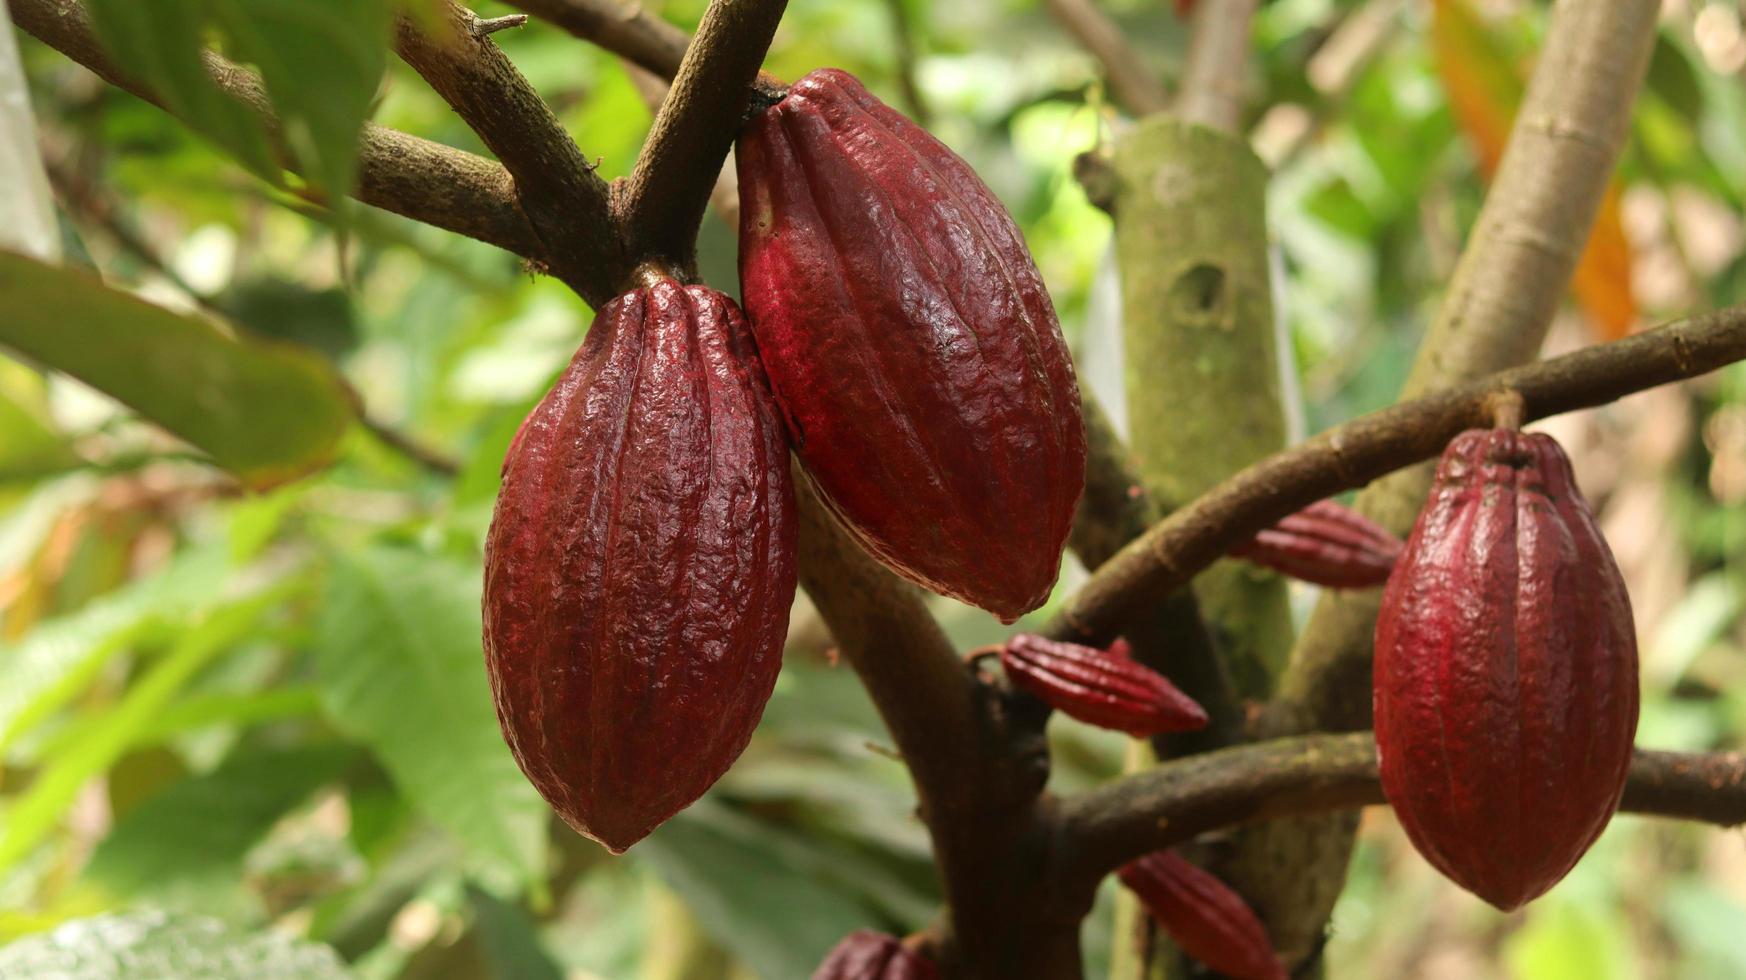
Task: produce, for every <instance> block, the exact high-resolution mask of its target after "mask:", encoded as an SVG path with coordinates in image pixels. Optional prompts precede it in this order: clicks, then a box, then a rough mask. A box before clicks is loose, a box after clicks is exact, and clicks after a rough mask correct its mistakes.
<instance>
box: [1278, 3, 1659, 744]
mask: <svg viewBox="0 0 1746 980" xmlns="http://www.w3.org/2000/svg"><path fill="white" fill-rule="evenodd" d="M1660 7H1661V5H1660V3H1659V2H1658V0H1616V2H1613V3H1559V4H1555V5H1554V6H1553V8H1552V9H1553V13H1552V19H1551V23H1550V24H1549V25H1548V27H1547V31H1546V46H1545V49H1544V50H1543V51H1542V52H1541V54H1540V60H1539V64H1538V65H1537V66H1536V67H1535V69H1534V74H1533V77H1532V79H1531V80H1530V82H1529V84H1528V89H1527V92H1526V95H1525V97H1524V99H1523V102H1522V106H1521V110H1520V111H1519V112H1518V114H1517V116H1516V121H1515V126H1514V128H1513V129H1512V131H1511V133H1510V140H1509V144H1508V146H1507V147H1506V149H1505V151H1504V156H1503V160H1502V162H1501V163H1500V165H1499V168H1498V172H1497V175H1496V177H1495V179H1494V180H1493V181H1492V186H1491V191H1490V193H1489V194H1487V195H1486V200H1485V206H1484V208H1483V209H1482V210H1481V212H1480V215H1479V220H1478V222H1477V223H1476V224H1475V226H1474V229H1473V232H1472V235H1471V236H1470V238H1469V241H1468V244H1467V247H1466V249H1465V250H1464V251H1463V253H1462V256H1461V260H1460V262H1459V263H1458V264H1457V266H1456V269H1455V275H1454V278H1453V280H1452V281H1451V282H1450V284H1449V291H1448V293H1447V298H1446V299H1445V300H1444V302H1443V305H1442V307H1441V308H1440V309H1439V310H1438V313H1437V319H1436V321H1435V322H1434V323H1433V324H1432V325H1431V328H1430V330H1429V332H1428V333H1427V334H1426V336H1425V340H1424V342H1423V343H1422V344H1421V345H1420V348H1419V354H1418V357H1417V359H1416V360H1415V362H1414V364H1413V369H1412V371H1411V373H1410V374H1409V375H1408V377H1407V381H1406V385H1405V386H1404V387H1403V389H1402V391H1401V397H1402V398H1403V399H1406V398H1415V397H1418V396H1420V395H1424V394H1427V393H1429V392H1431V391H1434V390H1437V389H1439V388H1443V387H1446V386H1449V385H1456V384H1460V383H1462V382H1465V381H1469V380H1471V379H1473V378H1477V377H1479V376H1481V375H1484V374H1487V373H1489V372H1492V371H1499V370H1502V369H1504V368H1507V367H1511V366H1513V365H1516V364H1521V363H1524V362H1526V361H1529V360H1531V359H1532V358H1533V357H1534V356H1535V354H1536V353H1537V352H1538V351H1539V349H1540V346H1541V343H1542V342H1543V341H1544V339H1545V336H1546V331H1547V329H1548V328H1549V327H1550V325H1551V322H1552V317H1553V314H1554V313H1555V312H1556V310H1557V308H1558V304H1559V303H1560V302H1561V301H1562V299H1563V297H1564V296H1565V294H1566V292H1567V290H1568V287H1569V283H1570V277H1571V274H1572V272H1573V270H1574V269H1575V268H1576V263H1577V260H1578V257H1579V256H1580V255H1581V253H1582V250H1583V246H1584V243H1585V242H1586V241H1587V239H1588V237H1589V233H1590V229H1591V227H1592V226H1593V223H1594V215H1595V212H1596V209H1597V208H1598V207H1599V205H1600V201H1601V197H1602V195H1603V193H1604V192H1605V189H1606V185H1607V181H1608V180H1609V178H1610V177H1611V175H1612V171H1613V166H1614V164H1615V162H1616V161H1617V159H1618V155H1619V151H1620V149H1621V147H1622V146H1623V144H1624V140H1625V135H1626V133H1627V132H1628V131H1629V128H1630V118H1631V105H1632V103H1633V101H1634V100H1635V98H1636V94H1637V90H1638V89H1639V88H1640V87H1641V86H1642V83H1643V78H1644V75H1645V74H1646V73H1647V71H1648V64H1649V56H1650V52H1651V50H1652V48H1653V46H1654V43H1655V36H1656V31H1655V20H1656V17H1657V15H1658V12H1659V10H1660ZM1430 481H1431V468H1430V466H1429V465H1425V466H1418V467H1414V468H1412V469H1411V470H1407V471H1403V472H1401V473H1398V474H1394V475H1392V476H1390V477H1389V478H1388V479H1385V480H1380V481H1378V482H1377V483H1376V485H1374V486H1372V487H1370V488H1368V489H1366V490H1365V491H1364V493H1363V494H1361V495H1360V496H1359V498H1358V503H1357V509H1358V510H1359V511H1360V512H1361V513H1363V514H1364V515H1365V516H1367V517H1370V518H1372V519H1373V520H1375V521H1377V522H1378V523H1380V524H1381V525H1383V526H1384V527H1386V528H1388V529H1389V530H1390V531H1392V532H1394V533H1395V534H1399V535H1403V536H1404V535H1405V533H1406V531H1407V529H1408V528H1410V527H1411V526H1412V522H1413V519H1414V517H1415V516H1416V515H1417V513H1418V510H1419V507H1420V506H1421V505H1422V504H1423V502H1424V499H1425V494H1426V492H1427V491H1428V489H1429V487H1430ZM1379 601H1380V600H1379V597H1378V595H1377V594H1376V593H1347V594H1330V595H1324V596H1323V597H1322V599H1321V600H1320V601H1319V602H1318V603H1317V605H1316V609H1315V612H1314V613H1313V614H1312V615H1311V617H1310V621H1309V623H1308V625H1307V626H1306V628H1305V630H1304V632H1303V634H1302V636H1300V637H1299V639H1298V643H1297V647H1296V650H1295V651H1294V652H1293V656H1292V667H1291V670H1290V671H1289V672H1288V673H1287V674H1286V676H1285V678H1284V679H1283V682H1282V684H1281V694H1282V696H1283V697H1284V698H1285V699H1286V700H1287V701H1289V702H1290V703H1291V705H1292V706H1293V707H1292V710H1299V709H1298V707H1296V706H1301V710H1302V711H1303V713H1305V714H1306V715H1307V717H1308V719H1309V723H1310V724H1311V725H1313V726H1314V727H1317V728H1324V729H1327V728H1332V729H1337V730H1341V729H1359V728H1366V727H1369V724H1370V710H1371V705H1370V695H1369V693H1368V690H1367V687H1368V678H1369V676H1370V665H1369V661H1370V653H1371V645H1370V637H1371V627H1372V624H1374V623H1375V621H1376V613H1377V609H1378V603H1379Z"/></svg>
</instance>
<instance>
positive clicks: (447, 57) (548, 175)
mask: <svg viewBox="0 0 1746 980" xmlns="http://www.w3.org/2000/svg"><path fill="white" fill-rule="evenodd" d="M441 16H442V17H443V18H444V19H445V21H446V26H447V27H448V30H445V31H441V32H438V33H431V32H427V31H425V30H424V29H422V28H421V27H420V26H419V25H418V24H417V23H416V22H415V21H414V20H413V19H412V18H410V17H404V16H403V17H402V18H401V19H400V22H399V24H398V27H397V30H396V43H395V50H396V51H397V52H398V53H399V54H400V57H401V59H402V60H404V61H405V62H406V63H407V64H409V65H411V66H412V68H413V70H415V71H417V72H418V73H419V75H420V76H422V77H423V78H424V80H425V81H426V82H428V83H429V84H430V87H431V88H433V89H435V90H436V92H437V94H438V95H440V96H442V97H443V101H445V102H447V103H448V104H449V105H450V106H451V107H453V108H454V110H455V112H456V113H458V114H459V115H460V117H461V118H462V119H463V120H465V121H466V123H467V125H468V126H469V127H471V128H472V130H473V131H474V132H475V133H478V134H479V138H480V139H482V140H484V141H485V145H486V146H489V147H490V148H491V152H492V153H494V154H496V155H497V158H498V159H499V160H501V161H503V165H504V167H505V168H507V169H508V170H509V172H510V174H512V175H513V176H514V177H515V190H516V195H517V197H518V198H519V199H520V201H521V205H522V210H523V212H525V213H526V214H527V216H528V219H529V220H530V221H531V222H532V224H533V226H534V229H535V232H536V234H537V236H538V238H539V240H540V242H541V244H542V245H543V246H544V247H543V248H542V250H541V255H542V256H543V257H544V258H545V261H546V264H547V265H548V267H549V268H550V270H551V272H552V273H553V274H554V275H556V276H557V277H558V278H560V279H562V280H564V282H565V283H566V284H568V285H569V286H570V287H571V288H572V289H574V290H576V292H577V293H579V294H581V296H582V298H584V299H586V300H587V301H588V302H589V303H591V304H593V305H594V306H599V305H600V304H602V303H604V302H606V301H607V300H609V299H611V298H612V297H613V296H615V295H617V294H618V293H619V292H621V291H622V287H623V285H624V283H625V282H626V280H627V279H628V275H629V272H630V269H629V267H628V266H629V263H628V262H627V260H626V257H625V253H624V251H623V249H622V248H620V246H619V236H618V234H617V228H616V225H615V224H614V221H613V217H612V208H611V197H612V195H611V192H610V189H609V188H608V186H607V184H606V181H604V180H601V179H600V177H599V176H597V175H596V174H595V173H594V165H593V164H590V163H589V162H588V160H587V159H586V158H585V157H583V155H582V151H581V150H580V149H578V148H577V146H576V144H575V142H574V141H573V140H571V139H570V135H569V134H568V133H567V132H565V131H564V127H563V125H562V124H561V123H559V122H558V117H557V116H555V115H553V113H552V110H551V108H550V107H549V106H547V105H546V103H545V102H544V100H542V99H541V98H540V96H539V93H538V92H536V91H534V88H533V86H532V85H529V84H528V82H527V79H525V78H523V77H522V76H521V73H520V72H519V71H517V70H516V68H515V65H513V64H511V63H510V61H509V58H508V57H506V56H505V55H504V54H503V52H502V51H501V50H500V49H499V48H498V47H497V45H496V43H494V42H493V41H492V40H491V38H490V37H489V35H488V34H486V33H483V32H482V31H481V29H480V23H481V22H480V20H479V18H478V17H477V16H476V15H475V14H474V13H473V12H472V11H470V10H468V9H467V8H465V7H463V6H461V5H460V4H459V3H456V2H454V0H445V2H444V3H443V5H442V10H441Z"/></svg>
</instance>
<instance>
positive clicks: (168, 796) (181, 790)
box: [85, 745, 353, 898]
mask: <svg viewBox="0 0 1746 980" xmlns="http://www.w3.org/2000/svg"><path fill="white" fill-rule="evenodd" d="M352 756H353V751H352V750H348V749H347V748H345V747H341V746H332V745H305V746H297V747H293V748H283V749H265V750H260V751H254V752H246V753H242V754H239V755H236V756H233V757H231V758H230V759H227V760H226V761H225V763H224V764H223V765H222V766H220V767H219V768H217V769H216V770H214V771H212V772H211V773H208V774H206V775H204V776H197V777H194V778H193V779H188V780H184V781H183V782H180V783H176V784H175V785H173V786H171V787H169V788H168V789H166V790H164V791H163V792H161V793H159V794H157V795H156V796H153V797H151V798H150V799H148V800H146V801H145V802H143V803H141V804H140V805H139V807H138V808H137V809H135V810H134V811H133V812H132V813H130V814H128V816H127V818H126V819H124V820H123V821H122V822H121V823H120V824H119V825H117V826H116V828H115V829H114V831H112V832H111V833H110V835H109V836H108V837H106V838H104V839H103V842H102V843H101V844H99V845H98V847H97V851H96V853H95V854H93V855H92V857H91V863H90V864H89V865H87V866H86V868H85V877H86V878H87V879H88V880H90V881H92V882H94V883H96V884H97V885H99V886H101V887H102V888H104V889H106V890H107V891H108V892H109V893H110V894H112V895H115V896H117V897H120V898H131V897H134V896H137V895H141V894H151V895H154V896H157V897H159V898H163V897H165V896H176V897H190V896H196V895H199V894H202V893H205V894H211V893H213V892H226V891H228V889H230V888H234V887H235V885H236V882H237V878H238V876H239V873H240V869H241V865H242V860H243V857H244V855H245V854H247V852H248V850H249V848H250V847H252V846H253V845H254V844H255V842H257V841H259V840H260V839H261V838H262V837H263V836H264V835H265V834H266V833H267V831H268V830H270V829H271V828H272V826H273V824H274V823H275V822H276V821H277V820H278V819H279V818H280V817H282V816H284V815H285V813H286V812H288V811H289V810H291V808H293V807H295V806H297V805H298V804H299V803H301V802H303V800H304V799H306V798H308V796H309V794H311V793H313V792H314V791H315V790H316V789H317V788H319V787H320V786H322V785H323V784H325V783H328V782H331V781H332V780H334V779H335V778H336V777H338V776H339V774H340V773H341V771H342V770H343V769H344V767H345V765H346V763H347V762H348V761H349V760H350V759H351V758H352Z"/></svg>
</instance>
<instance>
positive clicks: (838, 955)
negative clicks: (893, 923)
mask: <svg viewBox="0 0 1746 980" xmlns="http://www.w3.org/2000/svg"><path fill="white" fill-rule="evenodd" d="M939 976H940V972H939V971H938V970H937V969H935V968H934V964H933V961H932V960H930V959H928V958H927V957H925V956H923V955H921V954H920V953H918V952H916V951H915V950H912V949H910V948H909V947H907V946H905V945H904V944H903V943H902V942H899V941H898V939H897V937H895V936H887V935H886V934H884V933H882V932H873V931H871V930H868V929H858V930H856V931H854V932H851V933H849V934H848V935H847V936H844V937H843V941H842V942H840V943H837V945H836V947H835V948H833V949H832V950H831V952H830V955H829V956H827V957H825V961H824V962H823V963H820V964H819V967H818V969H817V970H815V971H814V972H813V974H812V980H939Z"/></svg>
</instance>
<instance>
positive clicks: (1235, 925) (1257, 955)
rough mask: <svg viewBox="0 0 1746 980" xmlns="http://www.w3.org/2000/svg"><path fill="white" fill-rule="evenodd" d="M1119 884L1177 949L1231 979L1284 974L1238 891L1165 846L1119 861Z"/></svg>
mask: <svg viewBox="0 0 1746 980" xmlns="http://www.w3.org/2000/svg"><path fill="white" fill-rule="evenodd" d="M1116 875H1117V876H1118V877H1120V878H1121V881H1122V884H1124V885H1126V886H1128V889H1129V890H1130V891H1132V892H1133V893H1134V894H1135V895H1137V896H1139V899H1140V904H1142V905H1144V906H1145V907H1146V912H1147V913H1148V914H1150V915H1151V916H1152V919H1153V920H1154V921H1156V922H1157V923H1158V927H1159V928H1160V929H1163V930H1164V931H1165V932H1166V933H1168V934H1169V936H1170V938H1171V939H1172V940H1175V942H1176V945H1178V946H1180V947H1182V951H1183V952H1185V953H1187V954H1188V955H1190V956H1192V957H1194V958H1195V959H1197V960H1199V961H1201V962H1202V963H1205V964H1206V965H1207V966H1210V967H1212V968H1213V969H1215V970H1217V971H1219V972H1220V973H1223V974H1225V975H1227V976H1230V977H1233V978H1235V980H1285V977H1286V972H1285V966H1284V965H1283V964H1281V963H1280V962H1279V955H1278V954H1277V953H1275V952H1274V951H1273V944H1272V942H1271V941H1270V940H1269V939H1268V938H1267V927H1265V926H1263V925H1262V924H1261V920H1260V919H1257V918H1256V917H1255V913H1254V911H1253V910H1251V909H1250V908H1249V903H1247V902H1245V901H1243V896H1241V895H1238V894H1237V893H1236V892H1234V891H1232V890H1231V887H1230V886H1229V885H1227V884H1225V883H1224V882H1222V881H1220V880H1219V879H1218V878H1217V877H1215V876H1214V875H1212V874H1211V873H1210V872H1207V871H1204V870H1202V869H1201V868H1198V867H1196V866H1195V865H1194V864H1193V863H1191V862H1190V861H1188V860H1187V859H1186V858H1183V857H1181V856H1179V855H1177V854H1174V853H1172V852H1170V851H1156V852H1154V853H1151V854H1148V855H1146V856H1145V857H1143V858H1140V859H1139V860H1137V861H1131V862H1129V863H1128V864H1126V865H1123V866H1122V868H1121V870H1119V871H1117V872H1116Z"/></svg>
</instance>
